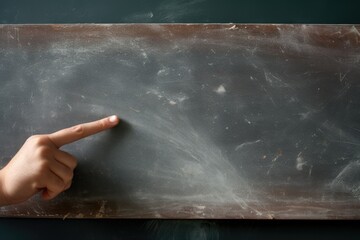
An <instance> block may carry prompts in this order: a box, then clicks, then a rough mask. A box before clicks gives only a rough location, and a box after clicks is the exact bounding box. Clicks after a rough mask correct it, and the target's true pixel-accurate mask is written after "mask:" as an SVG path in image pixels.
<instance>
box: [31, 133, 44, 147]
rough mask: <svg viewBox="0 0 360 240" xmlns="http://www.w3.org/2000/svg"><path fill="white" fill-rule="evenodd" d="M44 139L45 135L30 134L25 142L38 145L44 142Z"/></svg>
mask: <svg viewBox="0 0 360 240" xmlns="http://www.w3.org/2000/svg"><path fill="white" fill-rule="evenodd" d="M45 141H46V139H45V136H43V135H32V136H30V137H29V138H28V139H27V140H26V142H28V143H31V144H32V145H35V146H38V145H42V144H44V143H45Z"/></svg>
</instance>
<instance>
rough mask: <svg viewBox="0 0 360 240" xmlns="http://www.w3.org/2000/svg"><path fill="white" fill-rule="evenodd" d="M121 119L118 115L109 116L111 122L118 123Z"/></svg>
mask: <svg viewBox="0 0 360 240" xmlns="http://www.w3.org/2000/svg"><path fill="white" fill-rule="evenodd" d="M118 120H119V118H118V117H117V116H116V115H113V116H111V117H110V118H109V121H110V122H111V123H116V122H117V121H118Z"/></svg>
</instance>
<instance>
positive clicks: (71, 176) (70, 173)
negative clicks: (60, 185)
mask: <svg viewBox="0 0 360 240" xmlns="http://www.w3.org/2000/svg"><path fill="white" fill-rule="evenodd" d="M73 177H74V173H73V171H71V170H69V171H67V179H66V180H67V181H71V180H72V179H73Z"/></svg>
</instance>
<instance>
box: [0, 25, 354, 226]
mask: <svg viewBox="0 0 360 240" xmlns="http://www.w3.org/2000/svg"><path fill="white" fill-rule="evenodd" d="M358 29H359V26H356V25H355V26H354V25H347V26H331V25H327V26H320V25H234V24H225V25H219V24H210V25H193V24H187V25H177V24H175V25H161V24H160V25H159V24H150V25H133V24H129V25H116V24H115V25H113V24H109V25H93V24H90V25H16V26H14V25H3V26H1V29H0V32H1V34H0V43H1V44H0V52H1V55H0V76H1V78H2V79H1V88H0V103H1V116H2V119H1V128H0V132H1V136H11V137H2V138H1V139H0V141H1V142H0V143H1V146H5V147H4V149H2V156H1V163H2V165H4V164H6V162H7V161H8V160H9V159H10V158H11V156H12V155H13V154H14V153H15V152H16V151H17V149H18V148H19V146H21V144H22V142H23V141H24V140H25V139H26V138H27V137H28V136H30V135H32V134H37V133H47V132H51V131H54V130H57V129H61V128H64V127H67V126H70V125H73V124H76V123H79V122H84V121H90V120H94V119H97V118H100V117H102V116H105V115H109V114H113V113H115V114H118V115H119V116H120V118H121V119H122V121H121V123H120V125H119V126H118V127H117V128H115V129H113V130H111V131H108V132H105V133H102V134H99V135H97V136H94V137H90V138H88V139H85V140H82V141H80V142H78V143H76V144H72V145H69V146H66V147H65V150H67V151H69V152H71V153H72V154H74V155H75V156H76V157H77V158H78V159H79V166H78V169H77V171H76V173H75V179H74V183H73V187H72V188H71V189H70V190H69V191H67V192H65V193H64V194H62V195H61V196H60V197H59V198H57V199H56V200H54V201H50V202H44V201H41V200H40V199H38V198H36V197H35V198H33V199H31V200H30V201H28V202H26V203H23V204H20V205H16V206H10V207H5V208H1V215H2V216H27V217H29V216H31V217H57V218H73V217H76V218H103V217H105V218H144V217H145V218H260V219H272V218H306V219H307V218H358V217H359V206H360V205H359V196H360V195H359V188H358V185H359V177H358V176H359V174H358V173H359V160H358V147H359V144H360V142H359V134H360V133H359V132H360V130H359V129H360V126H359V117H358V116H359V115H358V111H359V110H358V104H359V101H360V99H359V94H358V93H359V82H358V79H359V75H360V72H359V70H360V69H359V51H360V50H359V41H358V40H359V36H360V34H359V30H358Z"/></svg>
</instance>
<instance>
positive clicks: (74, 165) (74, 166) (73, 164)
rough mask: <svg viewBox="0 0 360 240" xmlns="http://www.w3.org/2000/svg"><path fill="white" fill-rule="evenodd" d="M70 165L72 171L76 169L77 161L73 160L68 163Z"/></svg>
mask: <svg viewBox="0 0 360 240" xmlns="http://www.w3.org/2000/svg"><path fill="white" fill-rule="evenodd" d="M70 164H71V168H72V170H74V169H75V168H76V167H77V165H78V162H77V160H76V159H75V158H74V159H73V161H71V162H70Z"/></svg>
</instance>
